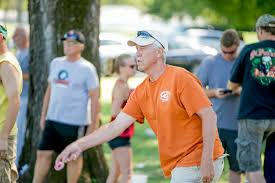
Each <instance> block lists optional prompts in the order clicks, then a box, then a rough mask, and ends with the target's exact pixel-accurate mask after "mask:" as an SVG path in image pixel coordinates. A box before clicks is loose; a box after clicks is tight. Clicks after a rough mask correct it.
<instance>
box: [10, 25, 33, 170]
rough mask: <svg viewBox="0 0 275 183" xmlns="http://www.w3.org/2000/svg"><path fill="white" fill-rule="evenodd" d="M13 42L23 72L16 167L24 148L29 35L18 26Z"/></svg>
mask: <svg viewBox="0 0 275 183" xmlns="http://www.w3.org/2000/svg"><path fill="white" fill-rule="evenodd" d="M12 38H13V41H14V43H15V46H16V48H17V50H16V58H17V60H18V61H19V64H20V67H21V69H22V72H23V90H22V93H21V96H20V111H19V113H18V116H17V121H16V124H17V128H18V134H17V152H16V165H17V166H18V163H19V159H20V155H21V153H22V149H23V146H24V140H25V132H26V126H27V107H28V92H29V91H28V90H29V60H30V55H29V35H28V32H27V31H26V29H25V28H24V27H20V26H18V27H17V28H16V29H15V32H14V34H13V37H12Z"/></svg>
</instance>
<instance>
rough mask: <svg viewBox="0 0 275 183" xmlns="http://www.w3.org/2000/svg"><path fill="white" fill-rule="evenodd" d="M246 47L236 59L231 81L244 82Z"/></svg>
mask: <svg viewBox="0 0 275 183" xmlns="http://www.w3.org/2000/svg"><path fill="white" fill-rule="evenodd" d="M246 50H247V49H246V47H245V48H243V50H242V51H241V53H240V55H239V56H238V58H237V59H236V61H235V63H234V65H233V67H232V69H231V78H230V81H232V82H234V83H240V84H241V83H242V82H243V77H244V71H245V70H244V69H245V67H244V66H245V57H246V53H247V51H246Z"/></svg>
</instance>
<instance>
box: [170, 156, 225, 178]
mask: <svg viewBox="0 0 275 183" xmlns="http://www.w3.org/2000/svg"><path fill="white" fill-rule="evenodd" d="M225 156H226V155H223V156H221V157H220V158H218V159H216V160H215V161H214V172H215V176H214V179H213V181H212V183H216V182H218V180H219V178H220V177H221V175H222V172H223V167H224V157H225ZM201 182H202V180H201V174H200V167H199V166H191V167H176V168H174V169H173V170H172V178H171V182H170V183H201Z"/></svg>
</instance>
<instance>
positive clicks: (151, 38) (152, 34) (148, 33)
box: [127, 30, 168, 52]
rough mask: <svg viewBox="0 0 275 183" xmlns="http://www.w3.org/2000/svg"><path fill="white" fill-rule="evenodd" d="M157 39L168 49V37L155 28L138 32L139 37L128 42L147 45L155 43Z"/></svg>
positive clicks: (134, 44)
mask: <svg viewBox="0 0 275 183" xmlns="http://www.w3.org/2000/svg"><path fill="white" fill-rule="evenodd" d="M155 41H157V42H158V43H159V44H160V45H161V46H162V47H163V49H164V50H165V52H167V51H168V43H167V40H166V38H165V37H164V36H163V35H162V34H161V33H160V32H158V31H153V30H142V31H138V32H137V37H135V38H133V39H131V40H129V41H128V42H127V44H128V46H136V45H139V46H146V45H149V44H153V43H154V42H155Z"/></svg>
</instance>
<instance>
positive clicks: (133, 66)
mask: <svg viewBox="0 0 275 183" xmlns="http://www.w3.org/2000/svg"><path fill="white" fill-rule="evenodd" d="M128 67H130V68H131V69H135V68H136V65H128Z"/></svg>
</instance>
